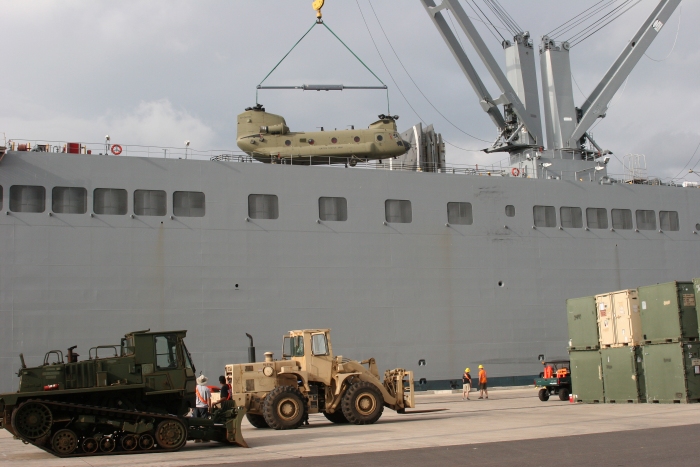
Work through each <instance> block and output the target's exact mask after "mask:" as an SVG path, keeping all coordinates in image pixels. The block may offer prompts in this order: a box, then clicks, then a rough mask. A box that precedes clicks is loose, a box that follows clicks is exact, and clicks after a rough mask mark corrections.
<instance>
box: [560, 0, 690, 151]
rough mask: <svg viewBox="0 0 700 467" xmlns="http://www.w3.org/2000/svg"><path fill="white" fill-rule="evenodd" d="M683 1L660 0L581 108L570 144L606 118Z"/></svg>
mask: <svg viewBox="0 0 700 467" xmlns="http://www.w3.org/2000/svg"><path fill="white" fill-rule="evenodd" d="M681 1H682V0H661V1H660V2H659V4H658V5H657V6H656V8H655V9H654V11H653V12H652V13H651V15H650V16H649V18H647V20H646V21H645V22H644V23H643V24H642V27H641V28H640V29H639V31H637V33H636V34H635V35H634V37H633V38H632V40H631V41H630V42H629V44H627V46H626V47H625V49H624V50H623V51H622V53H621V54H620V56H619V57H618V58H617V60H616V61H615V63H613V65H612V67H610V69H609V70H608V72H607V73H606V74H605V76H604V77H603V79H602V80H601V82H600V83H599V84H598V86H596V88H595V89H594V90H593V92H592V93H591V95H590V96H588V99H586V101H585V102H584V104H583V105H582V106H581V112H582V114H583V115H582V117H581V120H580V121H579V122H578V125H576V128H575V129H574V132H573V133H572V135H571V138H570V140H571V141H576V140H578V139H580V138H581V137H582V136H583V135H584V134H585V133H586V132H587V131H588V130H589V128H590V127H591V126H592V125H593V123H594V122H595V121H596V119H598V118H600V117H604V116H605V113H606V112H607V110H608V105H609V104H610V101H611V100H612V98H613V97H614V96H615V93H616V92H617V91H618V89H620V86H622V83H624V82H625V80H626V79H627V77H628V76H629V75H630V73H631V72H632V70H633V69H634V67H635V66H636V65H637V63H638V62H639V60H640V59H641V58H642V55H644V53H645V52H646V51H647V49H648V48H649V46H650V45H651V43H652V42H653V41H654V39H656V36H658V34H659V32H660V31H661V28H662V27H663V26H664V24H666V22H667V21H668V19H669V18H670V17H671V14H673V12H674V11H675V10H676V8H677V7H678V5H680V3H681Z"/></svg>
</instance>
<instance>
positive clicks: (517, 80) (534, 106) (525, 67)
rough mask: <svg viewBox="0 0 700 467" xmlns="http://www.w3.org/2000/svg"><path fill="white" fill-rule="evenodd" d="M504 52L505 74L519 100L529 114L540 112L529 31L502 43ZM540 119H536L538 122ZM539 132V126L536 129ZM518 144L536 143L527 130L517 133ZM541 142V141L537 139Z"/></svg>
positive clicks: (533, 55) (540, 131)
mask: <svg viewBox="0 0 700 467" xmlns="http://www.w3.org/2000/svg"><path fill="white" fill-rule="evenodd" d="M503 46H504V49H505V53H506V76H507V78H508V82H509V83H510V85H511V86H513V90H514V91H515V93H516V94H517V95H518V97H519V98H520V100H521V101H522V102H523V103H524V104H525V110H526V111H527V112H529V113H531V114H535V115H537V114H539V113H540V96H539V93H538V91H537V70H536V65H535V52H534V49H533V47H532V41H531V40H530V33H527V32H522V33H520V34H518V35H516V36H515V37H514V38H513V42H512V43H511V42H510V41H507V42H505V43H504V44H503ZM539 121H540V120H539V119H538V122H539ZM536 132H537V133H539V134H541V133H542V130H541V128H540V129H539V130H537V131H536ZM518 143H519V144H526V145H536V144H538V142H537V141H535V138H533V137H531V136H530V135H529V133H528V132H527V131H525V132H522V134H521V135H519V140H518ZM539 144H540V145H541V144H542V141H539Z"/></svg>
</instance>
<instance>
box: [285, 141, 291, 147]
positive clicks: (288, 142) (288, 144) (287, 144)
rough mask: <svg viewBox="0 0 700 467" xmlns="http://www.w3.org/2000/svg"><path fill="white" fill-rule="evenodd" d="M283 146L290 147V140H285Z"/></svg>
mask: <svg viewBox="0 0 700 467" xmlns="http://www.w3.org/2000/svg"><path fill="white" fill-rule="evenodd" d="M284 145H285V146H291V145H292V142H291V141H290V140H287V141H285V142H284Z"/></svg>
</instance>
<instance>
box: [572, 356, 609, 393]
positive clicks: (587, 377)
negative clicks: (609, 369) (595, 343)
mask: <svg viewBox="0 0 700 467" xmlns="http://www.w3.org/2000/svg"><path fill="white" fill-rule="evenodd" d="M569 359H570V360H571V391H572V393H573V394H574V397H575V398H576V402H583V403H588V404H591V403H602V402H604V401H605V393H604V391H603V370H602V368H601V361H600V351H599V350H572V351H570V352H569Z"/></svg>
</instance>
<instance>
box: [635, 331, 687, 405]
mask: <svg viewBox="0 0 700 467" xmlns="http://www.w3.org/2000/svg"><path fill="white" fill-rule="evenodd" d="M642 349H643V351H644V359H643V360H644V374H645V381H646V395H647V402H661V403H669V404H670V403H679V402H680V403H688V402H700V346H699V345H698V343H697V342H674V343H672V344H655V345H646V346H644V347H642Z"/></svg>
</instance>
